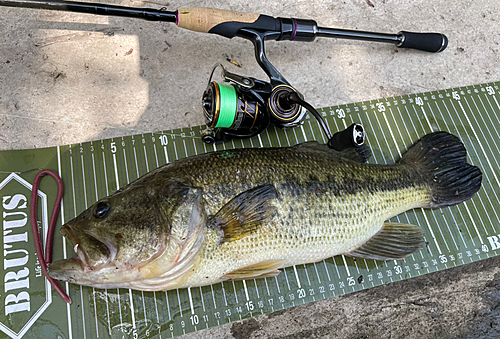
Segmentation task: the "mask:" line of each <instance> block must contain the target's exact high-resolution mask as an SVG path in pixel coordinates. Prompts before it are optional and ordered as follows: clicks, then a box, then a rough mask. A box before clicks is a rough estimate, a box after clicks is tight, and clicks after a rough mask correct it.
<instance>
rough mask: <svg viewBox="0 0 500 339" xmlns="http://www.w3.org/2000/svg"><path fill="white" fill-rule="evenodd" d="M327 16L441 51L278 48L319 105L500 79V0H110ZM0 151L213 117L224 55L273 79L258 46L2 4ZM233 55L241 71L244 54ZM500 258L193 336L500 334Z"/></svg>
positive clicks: (324, 43)
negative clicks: (427, 37) (442, 38)
mask: <svg viewBox="0 0 500 339" xmlns="http://www.w3.org/2000/svg"><path fill="white" fill-rule="evenodd" d="M108 2H109V3H113V4H120V5H125V6H136V7H139V6H157V7H158V5H162V6H165V7H167V8H168V9H169V10H175V9H177V8H182V7H194V6H200V7H201V6H204V7H216V8H223V9H230V10H235V11H246V12H257V13H265V14H268V15H272V16H282V17H298V18H311V19H315V20H316V21H317V22H318V23H319V25H320V26H326V27H329V26H330V27H338V28H348V29H360V30H369V31H380V32H387V33H397V32H398V31H400V30H408V31H437V32H442V33H445V34H446V35H447V36H448V38H449V41H450V42H449V46H448V49H447V50H445V51H444V52H442V53H439V54H430V53H425V52H419V51H413V50H402V49H397V48H396V47H395V46H393V45H387V44H377V43H366V42H357V41H342V40H332V39H324V38H323V39H317V40H316V41H315V42H312V43H300V42H270V43H268V44H267V52H268V57H269V59H270V60H271V62H273V64H274V65H275V66H276V67H277V68H278V69H279V70H280V71H281V72H282V74H283V75H284V76H285V77H286V78H287V79H288V80H289V82H290V83H291V84H293V85H294V86H295V87H296V88H297V89H298V90H299V91H300V92H301V93H302V94H304V96H305V98H306V100H308V101H309V102H310V103H311V104H313V105H314V106H316V107H323V106H330V105H337V104H343V103H349V102H355V101H362V100H371V99H377V98H381V97H388V96H395V95H404V94H410V93H418V92H423V91H430V90H439V89H446V88H450V87H457V86H465V85H473V84H478V83H484V82H493V81H498V80H500V46H499V44H500V22H499V20H500V19H499V14H500V12H499V11H500V7H499V4H498V1H497V0H457V1H453V2H450V1H447V0H435V1H425V0H345V1H328V0H312V1H305V0H293V1H290V0H289V1H284V0H277V1H273V2H269V1H265V0H255V1H252V2H247V1H241V0H232V1H230V2H229V3H228V2H225V1H217V0H212V1H201V0H200V1H189V0H173V1H170V2H168V3H167V2H166V1H165V0H155V1H152V0H151V1H132V0H122V1H120V0H109V1H108ZM0 18H1V20H0V149H22V148H35V147H46V146H55V145H64V144H69V143H78V142H84V141H89V140H96V139H101V138H110V137H116V136H122V135H129V134H135V133H138V132H142V131H158V130H165V129H171V128H177V127H185V126H193V125H200V124H203V122H204V121H203V116H202V113H201V108H200V97H201V94H202V92H203V90H204V88H205V86H206V82H207V79H208V76H209V73H210V70H211V68H212V66H213V65H214V64H215V63H218V62H220V63H223V64H224V65H225V66H227V68H228V69H229V70H230V71H232V72H236V73H241V74H244V75H248V76H254V77H257V78H262V79H265V74H264V73H263V72H262V71H261V70H260V69H259V67H258V65H257V64H256V62H255V59H254V56H253V49H252V45H251V43H250V42H248V41H244V40H238V39H233V40H228V39H225V38H222V37H218V36H211V35H207V34H202V33H195V32H191V31H186V30H182V29H179V28H177V27H176V26H175V25H174V24H168V23H151V22H146V21H142V20H134V19H121V18H113V17H101V16H99V17H98V16H91V15H84V14H70V13H62V12H50V11H39V10H28V9H13V8H0ZM227 59H232V60H234V61H236V62H237V63H239V64H240V65H241V68H238V67H237V66H235V65H233V64H231V63H230V62H228V61H227ZM499 264H500V259H498V258H494V259H489V260H486V261H483V262H480V263H476V264H470V265H467V266H465V267H461V268H456V269H451V270H448V271H444V272H439V273H434V274H431V275H428V276H424V277H420V278H415V279H411V280H408V281H404V282H399V283H394V284H391V285H389V286H383V287H379V288H374V289H370V290H368V291H364V292H359V293H355V294H352V295H347V296H343V297H338V298H332V299H329V300H325V301H321V302H317V303H313V304H310V305H305V306H302V307H296V308H292V309H289V310H285V311H281V312H277V313H273V314H269V315H264V316H261V317H256V318H252V319H248V320H245V321H243V322H240V323H232V324H227V325H224V326H221V327H218V328H213V329H209V330H205V331H201V332H198V333H194V334H189V335H186V336H185V338H207V337H208V338H233V337H234V338H254V337H260V338H318V337H335V338H374V337H381V338H389V337H390V338H403V337H405V338H417V337H418V338H422V337H425V338H498V337H500V315H499V311H498V308H497V306H498V303H499V301H500V268H498V266H499Z"/></svg>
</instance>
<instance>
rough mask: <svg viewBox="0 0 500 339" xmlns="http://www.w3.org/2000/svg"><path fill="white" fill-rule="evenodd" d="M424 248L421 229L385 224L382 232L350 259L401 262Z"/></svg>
mask: <svg viewBox="0 0 500 339" xmlns="http://www.w3.org/2000/svg"><path fill="white" fill-rule="evenodd" d="M423 246H424V234H423V231H422V229H421V228H420V227H418V226H415V225H409V224H399V223H384V226H383V227H382V230H381V231H380V232H378V233H377V234H375V235H374V236H373V237H372V238H370V240H368V241H367V242H366V243H364V244H363V245H362V246H361V247H359V248H357V249H355V250H354V251H351V252H348V253H344V254H345V255H347V256H350V257H358V258H363V259H374V260H400V259H404V258H406V257H407V256H409V255H410V254H412V253H415V252H418V251H420V250H421V249H422V247H423Z"/></svg>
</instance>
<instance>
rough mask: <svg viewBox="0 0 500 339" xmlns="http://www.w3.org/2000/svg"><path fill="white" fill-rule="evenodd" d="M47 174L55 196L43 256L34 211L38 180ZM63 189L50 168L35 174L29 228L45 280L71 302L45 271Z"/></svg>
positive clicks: (57, 176) (49, 261) (57, 177)
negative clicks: (51, 180)
mask: <svg viewBox="0 0 500 339" xmlns="http://www.w3.org/2000/svg"><path fill="white" fill-rule="evenodd" d="M47 174H48V175H50V176H51V177H52V178H54V179H55V180H56V182H57V198H56V203H55V205H54V209H53V210H52V214H51V216H50V221H49V229H48V232H47V246H46V247H45V251H46V252H45V258H44V255H43V248H42V241H41V239H40V233H38V221H37V215H36V212H37V200H38V186H39V184H40V180H42V178H43V177H44V176H45V175H47ZM63 190H64V185H63V182H62V180H61V178H60V177H59V175H58V174H57V173H56V172H54V171H52V170H42V171H40V172H39V173H38V174H37V175H36V177H35V180H34V181H33V189H32V191H31V206H30V213H31V229H32V230H33V236H34V240H35V248H36V256H37V257H38V261H39V262H40V264H41V266H42V271H43V274H45V277H46V278H47V280H48V281H49V282H50V284H51V285H52V287H53V288H54V289H55V290H56V291H57V293H59V295H60V296H61V297H62V298H63V299H64V301H66V302H67V303H69V304H71V298H70V297H69V296H68V295H67V294H66V292H65V291H64V290H63V289H62V287H61V286H59V284H58V283H57V281H56V280H54V279H53V278H52V277H50V276H49V275H48V273H47V266H48V264H50V263H51V262H52V245H53V242H54V230H55V227H56V221H57V216H58V215H59V209H60V207H61V200H62V197H63Z"/></svg>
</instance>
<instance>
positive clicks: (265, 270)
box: [221, 260, 285, 280]
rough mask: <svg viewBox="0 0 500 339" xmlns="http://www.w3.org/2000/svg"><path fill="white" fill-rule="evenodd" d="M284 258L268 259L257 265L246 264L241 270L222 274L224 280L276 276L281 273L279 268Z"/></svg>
mask: <svg viewBox="0 0 500 339" xmlns="http://www.w3.org/2000/svg"><path fill="white" fill-rule="evenodd" d="M284 262H285V261H284V260H268V261H263V262H260V263H258V264H255V265H250V266H246V267H243V268H240V269H239V270H236V271H233V272H230V273H228V274H226V275H224V276H222V278H221V279H222V280H242V279H250V278H251V279H255V278H265V277H275V276H277V275H278V274H280V273H281V271H279V270H278V268H281V265H283V263H284Z"/></svg>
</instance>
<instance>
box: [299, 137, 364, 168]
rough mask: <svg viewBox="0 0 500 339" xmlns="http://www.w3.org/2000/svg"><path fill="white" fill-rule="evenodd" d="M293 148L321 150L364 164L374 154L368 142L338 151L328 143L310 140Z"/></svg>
mask: <svg viewBox="0 0 500 339" xmlns="http://www.w3.org/2000/svg"><path fill="white" fill-rule="evenodd" d="M293 148H295V149H296V150H301V149H303V150H314V151H320V152H324V153H326V154H328V155H332V156H336V157H340V158H344V159H349V160H352V161H355V162H359V163H362V164H364V163H365V162H367V161H368V159H370V157H371V155H372V152H371V151H370V148H369V147H368V146H367V145H366V144H364V145H362V146H361V147H349V148H346V149H344V150H342V151H337V150H335V149H333V148H330V147H328V145H326V144H320V143H318V142H316V141H308V142H304V143H302V144H298V145H295V146H293Z"/></svg>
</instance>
